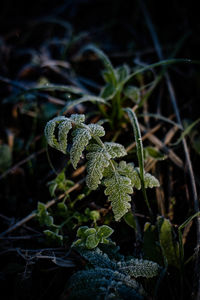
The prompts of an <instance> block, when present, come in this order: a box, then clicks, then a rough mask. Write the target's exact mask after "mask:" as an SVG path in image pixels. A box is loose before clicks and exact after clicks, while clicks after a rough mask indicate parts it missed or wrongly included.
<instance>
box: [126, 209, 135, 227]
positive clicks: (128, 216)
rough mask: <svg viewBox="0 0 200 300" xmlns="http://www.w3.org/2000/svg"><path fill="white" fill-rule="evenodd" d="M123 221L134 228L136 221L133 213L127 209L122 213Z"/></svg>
mask: <svg viewBox="0 0 200 300" xmlns="http://www.w3.org/2000/svg"><path fill="white" fill-rule="evenodd" d="M123 218H124V221H125V222H126V224H128V225H129V226H130V227H131V228H133V229H136V222H135V218H134V216H133V213H132V212H131V211H129V212H128V213H127V214H125V215H124V217H123Z"/></svg>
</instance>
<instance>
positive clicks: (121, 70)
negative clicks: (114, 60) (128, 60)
mask: <svg viewBox="0 0 200 300" xmlns="http://www.w3.org/2000/svg"><path fill="white" fill-rule="evenodd" d="M116 73H117V79H118V82H121V81H123V80H125V79H126V77H127V76H128V75H129V74H130V68H129V66H128V65H126V64H124V65H122V66H120V67H118V68H117V69H116Z"/></svg>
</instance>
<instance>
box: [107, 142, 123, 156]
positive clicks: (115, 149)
mask: <svg viewBox="0 0 200 300" xmlns="http://www.w3.org/2000/svg"><path fill="white" fill-rule="evenodd" d="M104 145H105V147H106V150H107V151H108V153H109V154H110V156H111V157H112V158H115V157H122V156H125V155H127V152H126V150H125V148H124V146H122V145H121V144H118V143H112V142H110V143H109V142H106V143H105V144H104Z"/></svg>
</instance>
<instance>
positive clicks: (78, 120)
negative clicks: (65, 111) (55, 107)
mask: <svg viewBox="0 0 200 300" xmlns="http://www.w3.org/2000/svg"><path fill="white" fill-rule="evenodd" d="M70 120H71V121H72V122H74V123H75V124H76V125H80V124H82V123H83V122H85V115H83V114H72V115H71V117H70Z"/></svg>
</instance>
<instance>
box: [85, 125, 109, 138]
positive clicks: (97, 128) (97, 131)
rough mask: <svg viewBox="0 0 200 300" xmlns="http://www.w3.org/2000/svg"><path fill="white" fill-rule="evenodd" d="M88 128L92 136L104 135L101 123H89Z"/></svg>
mask: <svg viewBox="0 0 200 300" xmlns="http://www.w3.org/2000/svg"><path fill="white" fill-rule="evenodd" d="M88 128H89V130H90V132H91V135H92V136H94V137H98V136H99V137H102V136H104V135H105V130H104V128H103V127H102V126H101V125H98V124H89V125H88Z"/></svg>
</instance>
